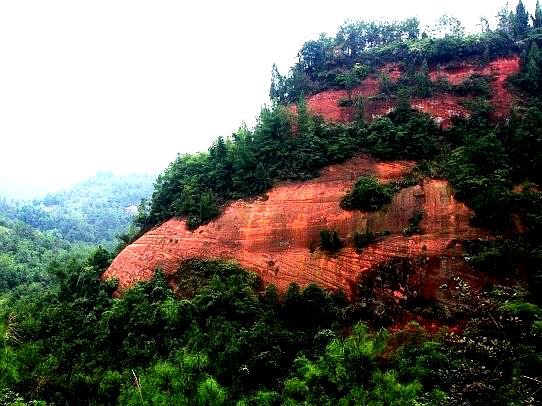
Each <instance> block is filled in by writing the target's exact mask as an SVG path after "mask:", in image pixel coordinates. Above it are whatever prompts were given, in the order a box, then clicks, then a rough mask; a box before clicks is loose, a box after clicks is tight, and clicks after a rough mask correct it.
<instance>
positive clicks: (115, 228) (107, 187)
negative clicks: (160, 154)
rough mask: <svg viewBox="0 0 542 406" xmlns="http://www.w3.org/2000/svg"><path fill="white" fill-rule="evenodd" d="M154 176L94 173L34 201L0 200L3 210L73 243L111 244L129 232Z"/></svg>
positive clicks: (14, 217)
mask: <svg viewBox="0 0 542 406" xmlns="http://www.w3.org/2000/svg"><path fill="white" fill-rule="evenodd" d="M154 179H155V177H154V176H152V175H146V174H144V175H141V174H130V175H114V174H113V173H110V172H99V173H97V174H96V175H95V176H93V177H91V178H88V179H86V180H83V181H82V182H79V183H76V184H75V185H73V186H71V187H69V188H66V189H63V190H61V191H58V192H54V193H48V194H46V195H45V196H43V197H41V198H36V199H33V200H31V201H28V200H27V201H24V200H21V201H8V200H6V199H4V200H3V201H0V213H4V214H5V215H6V216H8V217H10V218H13V219H17V220H20V221H23V222H24V223H26V224H28V225H30V226H32V227H35V228H36V229H38V230H40V231H50V232H54V233H57V234H58V236H59V237H60V238H64V239H67V240H68V241H71V242H85V243H102V244H107V245H111V243H112V242H113V241H114V240H115V237H116V236H117V235H118V234H120V233H124V232H126V231H127V229H128V227H129V225H130V223H131V221H132V218H133V215H134V213H135V212H136V211H137V205H138V204H139V203H140V201H141V199H142V198H148V197H149V196H150V194H151V192H152V185H153V182H154Z"/></svg>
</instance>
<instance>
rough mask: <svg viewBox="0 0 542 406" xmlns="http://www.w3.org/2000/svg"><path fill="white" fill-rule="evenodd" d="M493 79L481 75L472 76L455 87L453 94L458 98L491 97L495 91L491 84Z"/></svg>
mask: <svg viewBox="0 0 542 406" xmlns="http://www.w3.org/2000/svg"><path fill="white" fill-rule="evenodd" d="M490 81H491V78H488V77H487V76H484V75H481V74H476V73H475V74H472V75H471V76H469V77H468V78H467V79H465V80H464V81H463V82H461V83H460V84H458V85H455V86H454V87H453V88H452V92H453V93H455V94H457V95H458V96H474V97H483V98H486V99H487V98H489V97H491V95H492V93H493V91H492V89H491V84H490Z"/></svg>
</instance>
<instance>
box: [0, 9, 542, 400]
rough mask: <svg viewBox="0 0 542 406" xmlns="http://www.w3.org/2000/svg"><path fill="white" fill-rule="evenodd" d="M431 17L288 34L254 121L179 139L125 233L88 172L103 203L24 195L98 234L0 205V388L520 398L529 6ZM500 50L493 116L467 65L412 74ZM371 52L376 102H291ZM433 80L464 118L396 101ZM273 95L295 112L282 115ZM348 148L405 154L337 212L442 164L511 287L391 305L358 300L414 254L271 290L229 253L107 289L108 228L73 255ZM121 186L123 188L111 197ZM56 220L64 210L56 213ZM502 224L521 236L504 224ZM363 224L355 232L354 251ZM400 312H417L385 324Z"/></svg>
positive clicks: (527, 329) (532, 24)
mask: <svg viewBox="0 0 542 406" xmlns="http://www.w3.org/2000/svg"><path fill="white" fill-rule="evenodd" d="M440 29H441V32H440V33H439V35H436V34H434V33H431V32H426V31H422V29H421V28H420V24H419V22H418V21H417V20H416V19H407V20H405V21H402V22H393V23H392V22H385V23H383V22H381V23H375V22H370V21H349V22H347V23H345V24H344V25H343V26H341V27H340V28H339V30H338V33H337V35H336V36H335V37H334V38H333V37H328V36H325V35H322V36H320V37H319V38H318V39H316V40H313V41H308V42H306V43H305V44H304V45H303V47H302V48H301V50H300V51H299V55H298V56H299V58H298V62H297V63H296V64H295V65H294V66H293V67H292V68H291V70H290V72H289V73H288V74H287V75H285V76H282V75H281V74H280V73H279V72H278V71H277V69H276V67H273V72H272V83H271V89H270V90H271V91H270V97H271V99H272V103H271V104H270V106H266V107H264V108H262V110H261V113H260V116H259V118H258V121H257V124H256V126H255V127H254V128H253V129H249V128H247V127H246V126H241V127H240V128H239V130H238V131H236V132H235V133H234V134H232V136H231V137H226V138H224V137H219V138H217V140H216V141H215V142H214V143H213V144H212V146H211V147H210V148H209V150H208V151H207V152H204V153H199V154H193V155H179V156H178V157H177V159H176V160H175V161H174V162H172V163H171V164H170V165H169V166H168V168H166V170H165V171H164V172H163V173H162V174H161V175H160V176H159V177H158V179H157V180H156V182H155V184H154V191H153V193H152V196H151V198H150V199H144V200H142V201H141V202H140V204H139V207H138V212H137V214H136V217H135V218H134V223H133V225H132V228H131V230H128V229H127V223H124V224H125V225H124V226H122V225H121V224H118V223H116V221H117V220H118V217H115V216H119V212H118V211H114V210H112V209H110V208H111V207H113V204H112V203H111V202H112V200H110V199H112V197H111V196H112V195H117V194H118V193H119V192H118V191H117V189H115V188H112V189H109V190H106V191H103V190H104V189H103V186H101V184H100V183H99V182H98V183H97V185H96V190H97V191H100V192H99V193H100V195H101V196H102V198H101V199H95V198H93V199H92V200H93V202H96V204H94V203H92V204H91V203H88V209H85V210H87V211H86V212H84V211H82V209H81V207H78V208H75V206H76V205H77V204H78V202H80V201H81V198H80V197H77V198H74V199H71V198H69V197H67V196H63V195H51V196H48V197H46V198H45V199H43V200H42V201H40V202H38V203H34V204H33V205H32V207H34V208H36V207H40V206H41V205H44V206H47V207H55V206H60V205H64V206H65V207H67V208H73V210H74V211H73V212H77V211H78V210H79V212H80V213H82V212H84V213H86V214H85V216H87V217H84V218H82V219H79V221H80V222H83V223H85V222H87V221H89V222H90V221H91V220H90V219H95V223H93V224H101V225H103V227H104V230H105V229H107V230H109V231H107V232H108V233H109V234H107V233H102V234H99V235H90V236H88V237H87V236H86V234H85V228H84V227H80V228H77V227H75V226H71V225H69V224H73V223H69V221H68V220H69V217H68V218H60V217H58V218H51V220H50V221H51V223H50V224H49V223H47V222H46V221H45V220H43V221H44V223H43V224H42V223H40V222H33V221H32V215H31V213H32V211H31V210H30V209H29V210H28V212H26V213H28V214H27V215H26V216H27V217H24V216H25V215H24V213H25V210H24V208H21V207H19V206H16V207H15V208H13V207H12V206H11V207H12V208H9V210H12V211H11V212H9V214H10V215H9V216H8V215H4V216H3V217H0V240H1V242H2V245H1V246H2V250H0V272H1V275H2V280H0V333H1V334H0V340H1V344H2V348H1V349H0V404H6V405H27V404H37V405H45V404H54V405H74V404H89V405H102V404H133V405H270V406H271V405H283V404H284V405H375V406H376V405H524V404H527V405H534V404H539V403H540V402H541V401H542V375H541V372H540V371H542V352H541V350H542V348H541V347H542V341H541V334H542V309H541V307H540V306H542V299H541V297H542V296H541V295H540V292H541V289H542V286H541V285H542V192H541V191H540V184H541V181H542V178H541V176H542V175H541V174H542V167H541V166H542V161H541V159H542V158H541V157H542V99H541V98H540V88H541V86H542V55H541V54H540V47H541V46H542V10H541V8H540V6H539V4H538V2H537V6H536V9H535V10H533V13H532V15H531V14H530V13H529V12H528V11H527V10H526V9H525V7H524V5H523V3H522V2H521V1H520V2H519V3H518V4H517V6H516V7H515V8H514V9H513V10H508V9H505V10H503V11H502V12H501V13H500V14H499V25H498V27H496V28H495V29H490V28H489V27H485V28H484V29H483V30H482V31H481V32H480V33H478V34H473V35H465V34H464V31H463V30H462V28H461V24H460V22H458V21H455V20H453V19H450V18H448V20H443V21H442V22H441V26H440ZM442 30H443V31H442ZM505 55H520V57H521V71H520V72H519V73H518V74H517V75H515V76H514V77H511V78H510V79H509V80H508V83H507V86H509V87H510V89H512V90H513V91H514V92H515V93H516V94H517V95H518V102H517V103H516V105H515V106H514V108H513V111H512V113H511V116H510V117H509V118H508V119H506V120H502V121H496V120H495V119H494V118H493V116H492V115H491V105H490V104H489V103H488V98H489V96H490V95H491V87H490V86H489V85H488V84H489V83H490V79H488V78H485V77H476V76H474V77H471V78H470V79H469V80H467V81H466V82H464V83H463V84H462V85H459V86H451V85H449V84H446V83H434V82H431V80H430V79H429V77H428V67H430V66H434V65H435V64H438V63H442V62H453V61H460V60H464V59H468V60H472V61H476V63H479V64H480V65H481V66H484V65H485V64H487V63H489V61H490V60H491V59H492V58H495V57H497V56H505ZM390 61H391V62H398V61H400V63H401V72H402V76H401V78H400V79H399V81H397V82H394V83H391V82H389V80H387V79H386V78H382V80H381V87H382V89H381V91H382V94H381V95H380V96H381V97H387V98H389V100H392V101H393V102H394V104H395V109H394V110H393V111H392V112H391V113H389V114H388V115H386V116H384V117H381V118H378V119H376V120H374V121H372V122H370V123H369V122H365V121H364V120H363V115H362V114H361V113H362V109H363V101H362V100H353V99H352V100H346V101H345V103H350V104H351V105H353V106H354V107H355V108H356V109H358V110H359V111H358V117H357V119H356V120H355V121H353V122H351V123H344V124H333V123H328V122H325V121H324V120H323V119H322V118H321V117H318V116H313V115H311V114H309V111H308V108H307V105H306V103H305V101H304V96H307V95H310V94H313V93H316V92H318V91H321V90H323V89H330V88H344V89H347V90H348V89H350V90H351V89H352V88H353V87H354V86H355V85H356V84H357V83H359V82H360V81H361V80H362V79H363V78H364V77H366V75H367V74H368V73H370V72H375V71H376V70H377V69H378V68H379V67H380V66H381V65H382V64H383V63H385V62H390ZM388 79H389V78H388ZM439 92H448V93H453V94H462V95H468V96H469V97H470V98H471V101H470V103H469V104H468V108H469V110H470V116H469V117H467V118H456V119H454V121H453V125H452V126H451V127H450V128H446V129H443V128H441V127H439V126H437V124H435V122H434V121H433V119H432V118H431V117H430V116H428V115H426V114H424V113H421V112H419V111H416V110H413V109H411V108H410V104H409V103H408V98H409V97H412V96H417V97H430V96H431V95H434V94H436V93H439ZM349 99H351V97H349ZM293 103H295V104H296V105H297V115H292V114H291V113H290V110H289V106H290V105H291V104H293ZM359 153H365V154H370V155H371V156H373V157H375V158H377V159H382V160H393V159H411V160H415V161H416V167H415V169H414V170H413V171H412V173H410V174H409V175H408V176H407V177H405V178H404V179H403V180H401V181H398V182H394V183H388V184H381V183H379V182H378V180H377V179H375V178H372V177H361V178H359V179H358V181H357V182H356V184H355V185H354V187H353V189H352V190H351V191H350V192H349V193H347V194H346V195H345V196H344V198H343V200H342V202H341V205H342V207H343V208H344V209H345V210H366V211H377V210H381V209H382V207H385V206H386V204H387V203H388V202H389V201H390V199H391V198H392V197H393V195H394V194H396V193H397V192H398V191H399V190H400V189H401V188H403V187H409V186H412V185H416V184H417V183H419V182H421V181H422V180H423V179H424V178H441V179H447V180H449V182H450V183H451V185H452V187H453V189H454V192H455V195H456V197H457V198H458V199H459V200H461V201H463V202H465V203H466V204H467V205H468V206H469V207H470V208H472V209H473V210H474V212H475V216H474V218H473V219H472V222H473V224H475V225H477V226H480V227H483V228H486V229H488V230H490V231H491V232H492V233H493V235H495V238H493V239H488V240H472V241H465V242H464V249H465V251H466V255H467V256H468V261H469V264H470V268H471V272H473V273H476V272H485V273H487V274H489V275H490V276H495V277H499V278H506V279H507V280H508V281H510V283H508V284H506V286H503V285H500V284H498V283H493V284H489V285H487V286H485V287H484V288H483V289H482V290H481V291H474V290H473V289H471V287H470V286H469V285H468V283H466V282H464V281H462V280H457V281H456V283H457V286H458V287H457V289H455V290H454V292H453V295H454V300H455V301H456V302H457V303H458V306H457V307H455V308H451V307H448V306H446V305H443V304H440V303H435V302H431V301H424V300H422V299H419V298H416V297H415V296H414V295H409V298H408V299H407V300H405V301H404V302H399V301H397V300H395V299H394V298H387V297H386V296H382V295H380V294H378V292H379V290H382V289H386V288H389V287H391V286H394V284H396V283H398V282H401V283H402V282H404V281H405V280H406V278H407V276H408V275H409V274H411V273H412V272H414V270H415V269H418V268H420V267H423V266H425V265H426V264H425V261H426V259H425V258H424V257H422V258H410V259H397V260H392V261H389V262H387V263H384V264H382V265H381V266H379V267H377V268H376V269H373V270H372V272H367V273H364V274H363V275H362V276H361V277H360V279H359V281H358V283H357V285H356V286H355V292H356V294H355V297H354V298H353V299H352V300H347V299H346V298H345V296H344V294H343V293H342V292H340V291H339V292H328V291H325V290H323V289H322V288H320V287H318V286H317V285H315V284H310V285H308V286H307V287H304V288H300V287H299V286H298V285H296V284H292V285H290V286H289V288H288V290H287V291H286V293H285V294H283V295H280V294H279V293H278V291H277V288H276V287H275V286H273V285H269V286H264V285H263V284H262V282H261V280H260V279H259V278H258V276H257V275H255V274H253V273H251V272H248V271H247V270H244V269H242V268H240V267H239V266H238V265H237V264H235V263H232V262H223V261H201V260H197V259H193V260H189V261H186V262H185V263H183V264H182V265H181V267H180V269H179V271H178V272H177V273H176V274H175V275H173V276H167V277H166V276H165V275H164V274H163V273H162V272H161V271H160V270H156V274H155V278H154V279H153V280H152V281H149V282H144V283H139V284H137V285H135V286H134V287H132V288H131V289H129V290H128V291H126V292H125V293H124V294H123V295H122V297H117V295H115V294H113V293H114V292H115V289H116V282H115V281H102V280H100V275H101V274H102V273H103V272H104V271H105V269H106V268H107V267H108V265H109V264H110V262H111V260H112V259H113V258H114V256H115V255H116V254H117V253H118V250H119V249H120V248H121V247H122V244H121V245H120V246H118V247H115V248H111V249H106V248H104V247H101V246H100V247H95V248H93V249H92V252H90V253H89V252H88V251H85V250H86V249H87V248H85V247H81V246H78V245H77V243H78V242H81V241H86V242H101V241H103V240H107V239H109V240H110V237H111V236H112V235H113V234H114V233H123V234H124V235H123V236H122V243H127V242H129V241H130V240H131V239H133V238H135V237H136V236H137V235H138V234H139V233H141V232H143V231H145V230H148V229H150V228H152V227H154V226H156V225H158V224H160V223H161V222H163V221H165V220H167V219H169V218H171V217H179V218H184V219H186V220H187V224H188V226H189V227H190V228H193V229H195V228H197V227H198V226H199V225H201V224H204V223H206V222H208V221H210V220H212V219H213V218H215V217H217V216H218V215H219V214H220V213H221V210H222V209H223V208H224V206H225V205H226V204H227V203H228V202H230V201H232V200H233V199H238V198H244V197H250V196H255V195H258V194H262V193H265V192H266V191H267V190H269V189H270V188H271V187H272V186H273V185H274V184H275V183H276V182H278V181H281V180H297V181H302V180H306V179H309V178H312V177H314V176H317V175H318V173H319V170H320V169H322V168H323V167H324V166H326V165H329V164H332V163H337V162H342V161H345V160H346V159H348V158H350V157H352V156H354V155H355V154H359ZM121 189H130V188H129V187H127V186H126V185H125V186H123V187H121ZM132 189H134V188H132ZM101 191H103V193H102V192H101ZM124 192H127V193H128V192H135V190H131V191H130V190H124ZM137 192H141V190H137ZM133 197H137V198H138V199H139V198H140V197H141V196H135V195H130V196H127V195H123V197H122V199H125V198H126V199H132V198H133ZM63 202H64V203H63ZM123 202H125V200H120V201H119V203H122V204H124V203H123ZM4 206H6V207H7V206H9V204H7V203H5V204H4ZM115 207H116V209H115V210H118V207H119V206H118V205H117V206H115ZM108 208H109V209H108ZM102 209H103V210H102ZM4 210H6V212H8V211H9V210H8V209H7V208H6V209H4ZM36 210H37V209H36ZM21 213H23V214H21ZM93 213H94V214H93ZM422 215H423V213H416V214H415V215H414V217H413V218H412V219H411V220H410V221H409V223H408V224H405V229H404V230H403V233H404V234H405V235H412V234H416V233H419V232H420V229H419V224H420V220H421V218H422ZM93 216H94V217H93ZM108 216H111V219H110V220H108V218H109V217H108ZM37 218H41V217H39V216H37ZM45 218H46V217H45ZM100 219H101V220H100ZM518 219H519V220H518ZM40 221H42V220H40ZM47 221H49V220H47ZM63 221H66V224H68V225H66V226H60V225H59V224H62V222H63ZM517 221H521V224H522V225H523V227H522V228H521V231H517V230H516V231H514V230H515V229H514V228H513V227H512V226H513V224H514V222H517ZM117 226H119V227H121V228H122V227H124V230H120V229H119V228H115V227H117ZM62 227H65V228H62ZM93 227H94V226H93ZM70 228H73V229H74V230H76V231H77V232H78V233H81V235H84V236H85V237H84V238H82V237H79V236H76V235H71V234H69V232H68V231H67V230H68V229H70ZM111 230H115V231H111ZM381 238H385V235H375V234H369V233H367V234H358V235H357V236H356V238H355V239H354V244H355V248H356V249H358V250H363V249H364V248H365V247H366V246H367V245H368V244H371V243H372V242H374V241H376V240H378V239H381ZM321 245H322V248H323V250H325V251H327V255H329V256H333V253H334V251H338V250H340V249H342V247H343V241H341V240H340V238H339V236H338V235H337V233H336V232H335V231H334V230H322V232H321ZM4 247H6V248H4ZM495 280H497V278H495ZM171 283H173V284H174V285H175V286H176V290H175V292H173V291H172V289H171V288H170V284H171ZM406 315H409V316H412V317H411V318H412V319H417V320H425V321H427V323H423V322H420V321H419V322H415V321H412V322H410V323H405V317H406ZM431 325H434V326H436V327H434V328H431V327H430V326H431Z"/></svg>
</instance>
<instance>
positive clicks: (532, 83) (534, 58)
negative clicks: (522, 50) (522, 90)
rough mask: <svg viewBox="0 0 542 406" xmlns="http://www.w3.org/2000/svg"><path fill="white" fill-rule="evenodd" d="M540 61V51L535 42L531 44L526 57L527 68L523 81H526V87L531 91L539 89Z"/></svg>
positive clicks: (541, 56)
mask: <svg viewBox="0 0 542 406" xmlns="http://www.w3.org/2000/svg"><path fill="white" fill-rule="evenodd" d="M541 59H542V55H541V54H540V49H539V48H538V45H536V42H533V44H532V45H531V49H530V50H529V55H528V57H527V66H526V67H525V80H527V81H528V87H529V88H531V89H538V88H539V83H540V67H541V65H542V63H541V62H542V61H541Z"/></svg>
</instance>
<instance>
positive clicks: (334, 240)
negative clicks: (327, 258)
mask: <svg viewBox="0 0 542 406" xmlns="http://www.w3.org/2000/svg"><path fill="white" fill-rule="evenodd" d="M342 246H343V243H342V241H341V239H340V238H339V234H338V233H337V231H330V230H327V229H324V230H322V231H320V247H321V248H322V249H323V250H325V251H331V252H335V251H338V250H340V249H341V248H342Z"/></svg>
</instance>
